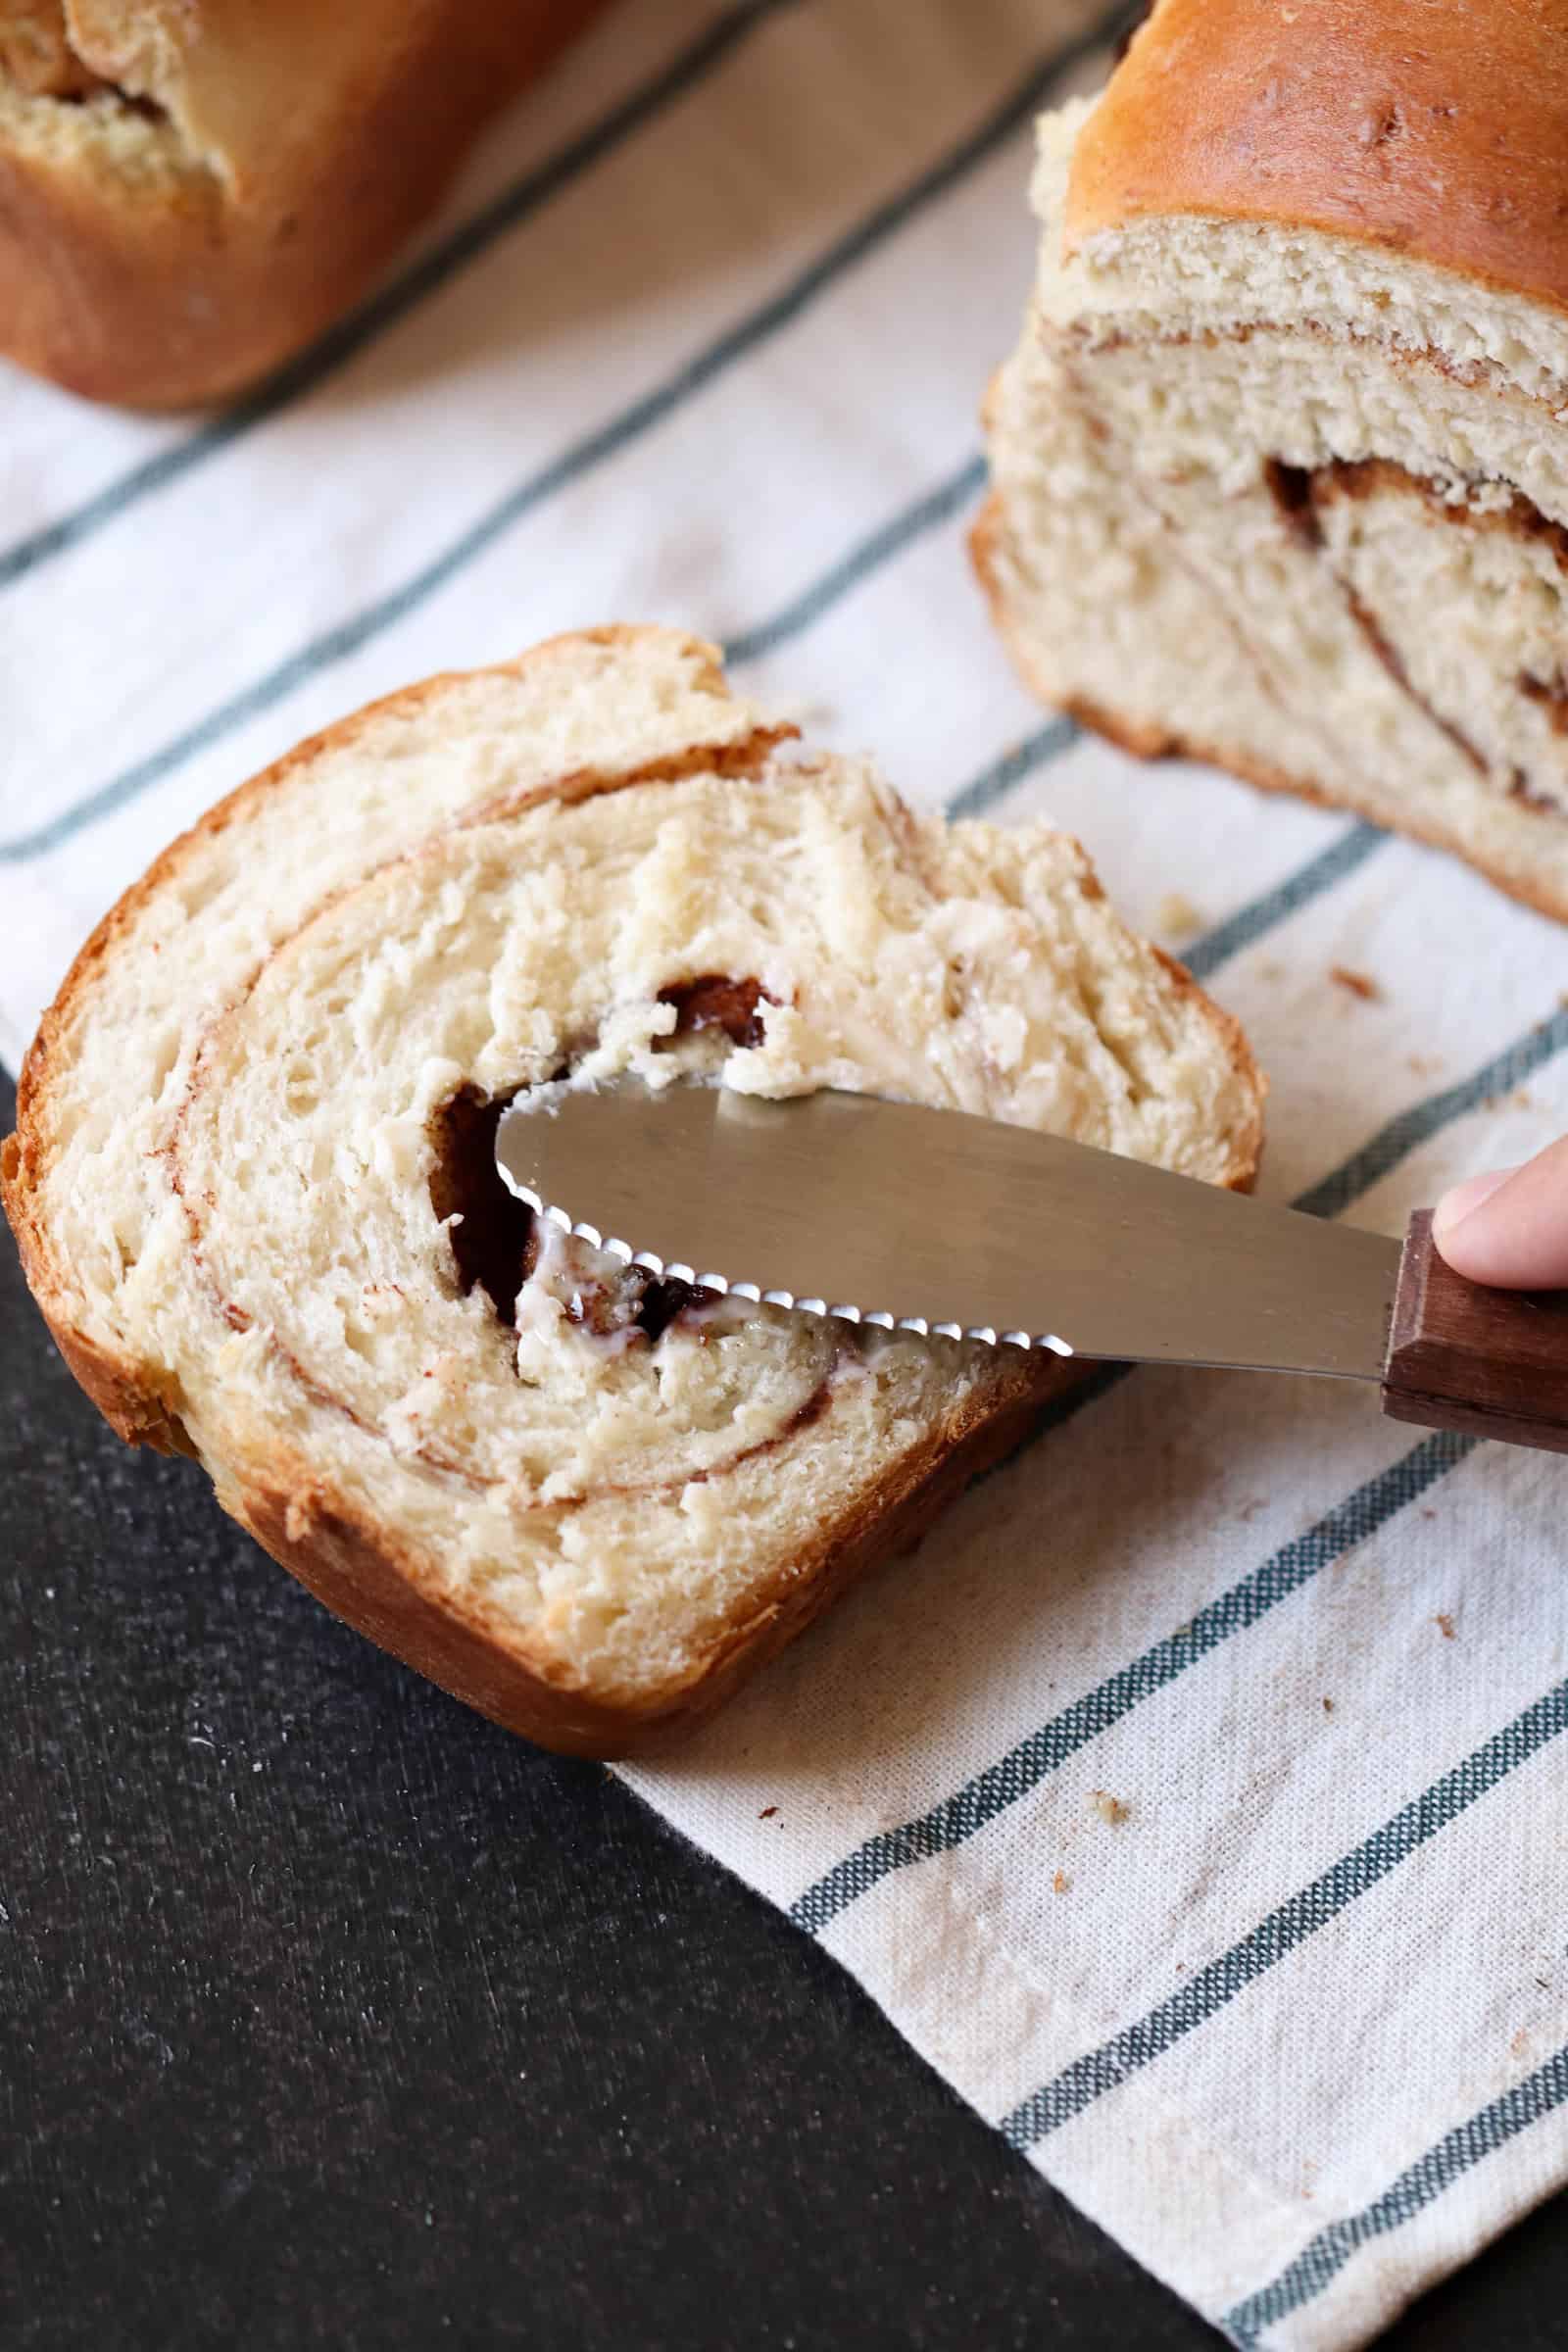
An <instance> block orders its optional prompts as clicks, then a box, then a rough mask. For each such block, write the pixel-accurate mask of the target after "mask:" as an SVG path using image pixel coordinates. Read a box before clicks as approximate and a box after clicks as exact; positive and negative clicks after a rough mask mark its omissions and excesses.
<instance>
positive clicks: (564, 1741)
mask: <svg viewBox="0 0 1568 2352" xmlns="http://www.w3.org/2000/svg"><path fill="white" fill-rule="evenodd" d="M1093 1369H1094V1367H1092V1366H1083V1365H1078V1364H1064V1363H1060V1362H1050V1363H1046V1362H1041V1363H1040V1364H1039V1365H1038V1367H1037V1366H1035V1365H1033V1364H1032V1365H1031V1367H1030V1369H1029V1371H1028V1373H1027V1374H1018V1375H1015V1376H1014V1378H1013V1382H1012V1387H1013V1392H1014V1393H1013V1394H1012V1395H1011V1396H1010V1397H1005V1398H1004V1399H1002V1400H999V1401H997V1402H996V1403H995V1404H994V1405H993V1406H992V1407H991V1408H990V1409H987V1410H984V1411H980V1412H976V1413H974V1414H972V1415H971V1417H970V1418H969V1420H968V1421H967V1423H965V1424H963V1425H961V1426H958V1427H957V1428H956V1429H955V1430H953V1431H950V1432H947V1433H941V1434H934V1435H933V1436H932V1438H931V1439H930V1441H929V1442H928V1444H927V1445H926V1446H923V1447H922V1448H921V1450H920V1452H919V1454H918V1456H917V1457H916V1458H915V1459H913V1460H912V1461H907V1462H905V1463H903V1464H901V1465H900V1466H899V1468H898V1470H897V1472H896V1473H894V1474H893V1475H892V1476H890V1478H889V1479H887V1480H886V1481H885V1482H884V1483H883V1485H882V1486H881V1487H880V1488H879V1489H877V1490H876V1491H875V1492H871V1493H868V1494H866V1495H863V1496H862V1497H861V1498H860V1500H859V1501H858V1503H857V1505H856V1507H855V1509H854V1511H853V1512H851V1513H849V1514H847V1515H846V1516H845V1518H843V1519H842V1520H841V1521H840V1522H839V1523H838V1524H837V1525H836V1526H832V1527H827V1528H824V1529H823V1530H821V1532H820V1534H819V1535H818V1537H817V1539H816V1541H815V1542H814V1543H813V1544H812V1545H811V1547H810V1549H809V1551H807V1552H804V1553H802V1554H801V1556H800V1557H799V1558H797V1559H795V1560H792V1561H791V1562H789V1563H788V1565H787V1566H786V1567H784V1568H782V1569H781V1570H780V1571H779V1572H778V1574H777V1575H776V1576H775V1577H774V1578H773V1580H772V1582H771V1583H770V1585H769V1586H768V1588H767V1589H766V1590H765V1591H763V1592H761V1593H751V1594H748V1595H747V1597H746V1601H745V1605H744V1612H738V1613H737V1614H736V1616H735V1617H734V1618H733V1619H732V1620H731V1622H730V1623H729V1624H728V1625H727V1626H725V1627H723V1628H722V1629H721V1630H720V1631H718V1632H717V1633H715V1634H714V1635H713V1637H712V1638H711V1641H710V1642H709V1644H708V1647H707V1648H706V1650H705V1651H704V1653H703V1655H702V1657H701V1658H700V1659H699V1660H698V1661H697V1663H696V1664H695V1665H694V1666H693V1667H692V1668H691V1670H690V1671H689V1672H688V1673H687V1674H686V1675H685V1676H684V1677H683V1678H681V1680H680V1681H679V1682H677V1683H671V1684H668V1685H666V1686H665V1687H664V1688H662V1690H660V1691H658V1693H657V1694H656V1695H655V1696H654V1697H653V1698H647V1697H637V1698H631V1697H628V1698H621V1699H617V1698H615V1697H613V1696H601V1695H599V1694H596V1693H595V1692H593V1691H585V1690H581V1689H578V1688H575V1687H573V1686H572V1685H571V1684H570V1683H569V1682H568V1681H566V1680H565V1679H564V1678H563V1677H562V1676H561V1675H560V1674H559V1672H558V1673H552V1672H551V1671H550V1670H549V1669H548V1668H547V1667H546V1665H545V1664H544V1662H543V1661H542V1660H541V1659H540V1658H539V1657H537V1656H534V1655H532V1654H531V1653H530V1652H529V1650H528V1647H527V1645H526V1642H524V1640H523V1639H522V1637H521V1635H520V1634H519V1631H518V1629H517V1627H516V1625H515V1623H509V1622H508V1620H507V1619H506V1618H505V1617H503V1616H502V1615H501V1614H500V1613H499V1612H495V1613H487V1612H486V1611H485V1609H484V1607H483V1605H482V1603H479V1602H475V1601H469V1602H465V1601H464V1600H463V1599H462V1598H461V1597H460V1596H454V1595H452V1594H449V1593H442V1592H440V1591H438V1590H437V1589H435V1587H434V1586H433V1585H432V1584H431V1582H430V1579H429V1575H428V1570H427V1567H426V1565H425V1563H423V1562H421V1561H420V1560H418V1559H417V1557H415V1556H414V1555H412V1554H410V1553H407V1552H405V1551H403V1550H402V1549H401V1548H400V1547H399V1546H398V1545H397V1544H395V1543H393V1542H392V1541H391V1540H390V1539H389V1538H388V1536H387V1534H386V1532H385V1531H384V1530H383V1529H381V1528H378V1527H377V1526H376V1525H375V1524H374V1522H373V1521H371V1520H370V1519H368V1518H367V1517H366V1516H365V1515H364V1514H363V1513H362V1512H358V1511H356V1510H354V1509H353V1508H352V1507H350V1506H347V1505H346V1504H345V1503H344V1501H343V1499H342V1498H341V1497H340V1496H334V1495H332V1494H331V1493H330V1492H329V1491H328V1490H326V1489H325V1488H323V1487H321V1486H319V1485H318V1484H313V1483H312V1474H311V1473H310V1471H309V1470H308V1469H307V1468H305V1467H304V1466H302V1468H301V1472H300V1474H299V1476H298V1478H297V1479H295V1480H289V1481H287V1482H284V1481H280V1480H279V1479H278V1478H276V1477H271V1478H269V1479H266V1480H259V1481H257V1482H256V1483H254V1484H251V1485H245V1486H241V1487H239V1488H237V1489H227V1488H225V1487H224V1486H223V1485H222V1484H220V1486H219V1499H220V1501H221V1503H222V1505H223V1508H224V1509H225V1510H226V1511H228V1512H229V1513H230V1515H231V1516H232V1517H233V1518H235V1519H237V1520H238V1521H239V1523H240V1525H241V1526H242V1527H244V1528H245V1529H247V1530H248V1532H249V1533H250V1534H251V1535H253V1536H254V1537H255V1538H256V1541H257V1542H258V1543H259V1544H261V1545H262V1546H263V1548H264V1550H266V1551H269V1552H270V1554H271V1556H272V1558H273V1559H274V1560H276V1561H278V1562H279V1563H280V1565H281V1566H283V1567H284V1568H286V1569H288V1571H289V1573H290V1574H291V1575H292V1576H294V1577H296V1578H297V1579H298V1580H299V1582H300V1583H301V1584H302V1585H304V1586H305V1587H306V1589H307V1591H308V1592H311V1593H314V1594H315V1595H316V1597H317V1599H318V1600H320V1601H322V1602H323V1603H324V1604H325V1606H326V1607H327V1608H329V1609H330V1610H331V1611H332V1613H333V1615H334V1616H337V1617H341V1618H342V1619H343V1621H344V1622H345V1624H347V1625H352V1626H353V1627H354V1628H355V1630H356V1631H357V1632H359V1633H362V1634H364V1635H366V1636H367V1637H368V1639H369V1640H370V1641H372V1642H375V1643H376V1645H377V1646H378V1647H379V1648H381V1649H385V1650H389V1651H390V1652H391V1653H392V1655H393V1656H394V1657H397V1658H401V1659H402V1660H403V1661H404V1663H405V1664H407V1665H410V1666H413V1667H415V1668H416V1669H417V1672H418V1673H420V1674H422V1675H424V1676H426V1677H427V1678H428V1680H429V1681H431V1682H433V1683H436V1684H439V1686H440V1687H441V1689H442V1690H443V1691H451V1693H452V1694H453V1696H454V1697H456V1698H461V1699H462V1700H463V1701H464V1702H465V1703H466V1705H468V1706H470V1707H474V1708H476V1709H477V1710H478V1712H479V1713H480V1714H481V1715H487V1716H488V1717H489V1718H490V1720H491V1721H492V1722H493V1723H499V1724H500V1725H502V1726H503V1728H504V1729H505V1730H507V1731H510V1732H517V1733H519V1734H520V1735H521V1736H522V1737H523V1738H524V1739H525V1740H535V1741H536V1742H537V1743H538V1744H539V1745H540V1746H541V1747H549V1748H554V1749H556V1750H558V1751H559V1752H560V1753H561V1754H563V1755H578V1756H600V1757H605V1758H610V1757H619V1756H630V1755H648V1754H652V1753H655V1752H657V1751H659V1750H660V1749H662V1748H665V1747H670V1746H673V1745H674V1744H675V1743H676V1742H677V1741H679V1740H684V1739H686V1738H689V1736H690V1735H691V1734H692V1733H693V1732H694V1731H695V1730H696V1729H697V1728H698V1726H699V1725H700V1724H702V1723H705V1722H706V1721H707V1720H708V1718H709V1717H710V1716H711V1715H713V1714H715V1713H716V1712H717V1710H718V1709H719V1708H720V1707H721V1706H722V1705H723V1704H724V1702H725V1700H726V1699H728V1698H729V1697H730V1696H731V1695H732V1694H733V1692H734V1691H736V1690H738V1689H739V1687H740V1685H741V1684H742V1683H743V1682H746V1681H749V1680H750V1678H751V1676H752V1675H753V1674H755V1673H756V1672H757V1670H758V1669H759V1668H760V1666H762V1665H764V1664H765V1663H766V1662H767V1660H768V1659H769V1658H772V1657H774V1656H776V1655H777V1653H778V1652H779V1651H780V1650H781V1649H783V1648H785V1647H786V1646H787V1644H788V1643H789V1642H793V1641H794V1639H795V1637H796V1636H797V1634H800V1633H803V1632H804V1631H805V1630H806V1628H807V1626H809V1624H810V1623H811V1622H812V1621H813V1619H815V1618H816V1617H819V1616H820V1615H821V1614H822V1612H823V1611H824V1610H825V1609H827V1608H828V1607H830V1606H831V1604H832V1603H833V1602H834V1601H835V1600H836V1599H837V1598H838V1596H839V1594H840V1593H843V1592H845V1591H847V1590H848V1588H849V1587H850V1585H851V1584H853V1583H854V1582H855V1581H856V1580H857V1579H858V1578H859V1577H860V1576H862V1575H864V1574H865V1573H866V1572H867V1571H868V1570H870V1569H871V1568H874V1567H876V1566H878V1565H879V1564H880V1563H882V1562H883V1561H885V1560H889V1559H891V1558H893V1557H894V1556H896V1555H897V1554H899V1553H901V1552H904V1551H907V1550H910V1549H912V1548H913V1546H914V1545H915V1544H917V1543H918V1542H919V1541H920V1538H921V1537H922V1536H923V1535H924V1533H925V1531H926V1529H927V1528H928V1527H929V1526H930V1525H931V1523H932V1521H933V1520H934V1519H935V1517H936V1516H937V1514H938V1512H940V1511H941V1510H942V1509H943V1508H944V1506H945V1505H946V1504H947V1503H948V1502H949V1501H951V1500H953V1499H955V1498H956V1496H957V1495H959V1494H960V1493H961V1492H962V1490H963V1489H964V1488H965V1487H966V1486H968V1485H969V1484H970V1483H971V1481H972V1480H974V1479H975V1478H977V1477H979V1476H980V1475H981V1473H982V1472H984V1471H985V1470H987V1469H989V1468H991V1467H992V1465H993V1464H994V1463H997V1462H1000V1461H1002V1460H1003V1459H1004V1458H1005V1456H1006V1455H1007V1454H1009V1453H1011V1452H1013V1451H1015V1450H1016V1448H1017V1447H1018V1446H1021V1445H1022V1444H1023V1443H1024V1442H1025V1440H1026V1439H1027V1438H1028V1437H1029V1436H1030V1435H1031V1433H1032V1432H1033V1430H1034V1429H1035V1428H1036V1427H1037V1426H1038V1424H1039V1421H1040V1419H1041V1417H1042V1415H1043V1414H1044V1413H1045V1412H1046V1411H1048V1410H1049V1408H1050V1407H1051V1406H1052V1405H1053V1404H1054V1403H1055V1402H1056V1401H1057V1400H1059V1399H1060V1398H1061V1397H1065V1396H1067V1395H1068V1394H1070V1392H1071V1391H1072V1390H1073V1389H1074V1388H1076V1387H1078V1386H1079V1385H1080V1384H1081V1383H1082V1381H1083V1380H1084V1379H1085V1378H1086V1377H1087V1375H1088V1373H1089V1372H1090V1371H1091V1370H1093Z"/></svg>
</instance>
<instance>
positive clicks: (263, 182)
mask: <svg viewBox="0 0 1568 2352" xmlns="http://www.w3.org/2000/svg"><path fill="white" fill-rule="evenodd" d="M602 5H604V0H509V5H507V6H505V7H496V6H494V5H492V0H397V4H396V5H394V0H333V5H332V7H331V8H329V9H327V8H322V7H320V6H319V0H268V5H267V6H266V7H265V8H263V7H259V6H257V5H256V0H73V7H72V10H71V12H70V24H71V28H72V32H73V52H74V54H75V55H77V56H78V57H80V58H81V59H82V60H83V62H84V66H85V68H86V69H87V70H88V72H89V77H90V76H91V75H96V76H98V77H99V78H100V81H101V83H102V85H103V86H98V87H93V86H87V89H86V96H85V99H84V100H83V99H80V98H78V97H75V96H64V97H57V96H54V95H50V94H27V93H26V92H25V91H23V90H21V89H20V88H19V87H18V86H17V85H16V84H15V83H13V84H12V85H11V87H10V88H9V89H7V88H6V87H5V85H4V83H3V82H0V96H3V98H4V105H3V106H0V350H3V351H4V352H5V353H6V354H7V355H8V356H9V357H11V358H12V359H15V360H18V361H20V362H21V364H22V365H23V366H24V367H25V368H32V369H34V370H35V371H36V372H37V373H39V374H42V375H48V376H53V377H54V378H55V379H56V380H57V381H58V382H60V383H63V384H66V385H68V386H70V388H71V389H72V390H73V391H76V392H80V393H84V394H86V395H87V396H88V397H89V398H91V399H95V400H112V401H118V402H122V403H124V404H127V405H130V406H134V407H141V408H172V407H182V406H186V405H189V404H191V403H193V402H198V401H209V400H213V399H216V398H218V397H220V396H221V395H222V394H224V393H226V392H230V391H232V390H234V389H236V388H237V387H238V386H240V385H242V384H244V383H245V382H247V381H249V380H252V379H254V377H256V376H257V375H258V374H260V373H261V372H262V371H263V369H265V368H269V367H270V366H272V365H273V364H275V363H276V362H277V361H279V360H281V359H282V358H284V357H285V356H286V355H287V353H288V352H290V351H291V350H293V349H295V348H297V347H298V346H299V345H300V344H301V343H303V342H305V341H306V340H307V339H308V338H309V337H310V336H311V335H312V334H314V333H316V332H317V331H318V330H319V328H320V327H322V326H324V325H325V324H326V322H327V321H328V320H329V319H331V318H333V317H334V316H335V315H336V314H337V313H338V312H339V311H341V310H342V309H343V308H344V307H345V306H346V305H347V304H348V303H349V302H351V301H352V300H353V299H354V297H355V296H356V294H358V293H359V292H360V291H361V290H362V289H363V287H364V286H365V285H366V283H367V282H368V279H369V277H370V276H371V274H372V273H373V271H374V270H376V269H377V268H379V267H380V265H381V264H382V263H383V262H384V261H385V260H386V259H387V258H388V256H389V255H390V254H391V253H392V252H393V251H394V250H395V248H396V247H397V245H398V244H399V243H400V242H401V241H402V240H403V238H404V237H405V236H407V235H408V233H409V231H410V230H411V229H412V228H413V227H414V226H415V225H416V223H417V221H419V220H420V219H421V218H422V217H423V216H424V214H425V213H427V212H428V211H429V209H430V208H431V206H432V205H433V204H434V203H435V201H436V199H437V197H438V196H439V194H440V192H441V190H442V188H443V186H444V185H445V183H446V181H447V179H448V178H449V176H450V175H451V173H452V172H453V170H454V169H455V167H456V165H457V163H458V161H459V159H460V157H461V156H462V154H463V152H464V149H465V148H466V145H467V144H468V142H469V141H470V140H471V139H472V137H473V136H474V134H475V133H476V132H477V130H478V129H479V127H480V126H481V124H482V123H484V122H485V121H486V120H487V119H488V118H489V116H490V115H492V114H493V113H494V112H495V111H496V110H497V109H498V108H499V107H500V106H501V105H503V104H504V103H505V102H506V101H507V100H508V99H509V98H510V97H511V96H512V95H513V94H514V93H515V91H516V90H518V89H520V88H521V87H522V86H523V84H524V83H525V82H526V81H528V80H529V79H530V78H531V77H532V76H533V75H534V74H535V73H538V72H539V71H540V70H541V69H542V68H543V66H544V65H545V64H546V63H547V62H548V61H549V59H550V57H551V56H552V55H553V54H554V53H555V51H556V50H557V49H559V48H560V47H561V46H562V45H563V44H564V41H565V40H566V39H567V38H568V37H569V36H570V35H571V34H572V33H573V32H575V31H576V30H577V29H578V28H579V26H581V25H585V24H586V23H587V22H588V20H589V19H590V18H591V17H592V16H593V15H594V14H596V13H597V11H598V9H599V8H600V7H601V6H602Z"/></svg>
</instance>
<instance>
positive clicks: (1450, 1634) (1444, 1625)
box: [1434, 1609, 1455, 1642]
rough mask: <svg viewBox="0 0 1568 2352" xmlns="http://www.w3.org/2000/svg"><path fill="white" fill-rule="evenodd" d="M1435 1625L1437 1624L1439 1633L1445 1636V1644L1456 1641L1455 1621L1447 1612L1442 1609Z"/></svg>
mask: <svg viewBox="0 0 1568 2352" xmlns="http://www.w3.org/2000/svg"><path fill="white" fill-rule="evenodd" d="M1434 1623H1435V1624H1436V1626H1437V1629H1438V1631H1439V1633H1440V1634H1441V1635H1442V1636H1443V1639H1444V1640H1445V1642H1452V1641H1453V1640H1454V1639H1455V1635H1454V1631H1453V1619H1452V1618H1451V1617H1450V1616H1448V1614H1447V1612H1446V1610H1444V1609H1440V1610H1439V1611H1438V1614H1437V1617H1436V1618H1435V1620H1434Z"/></svg>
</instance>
